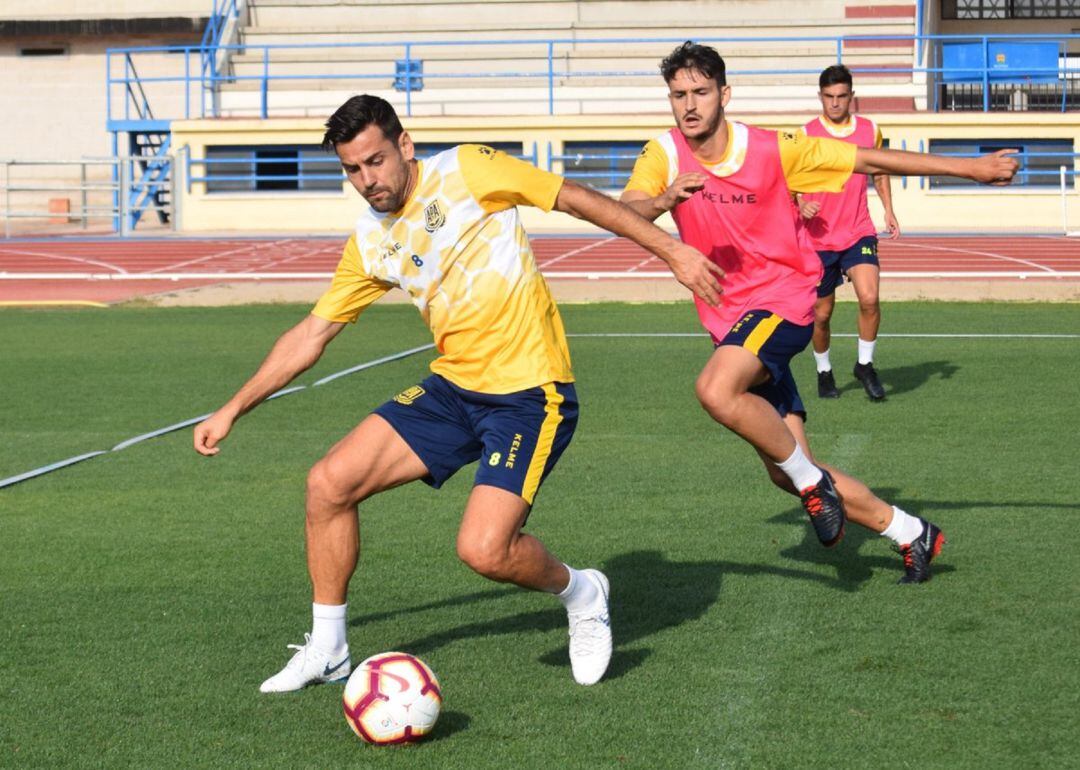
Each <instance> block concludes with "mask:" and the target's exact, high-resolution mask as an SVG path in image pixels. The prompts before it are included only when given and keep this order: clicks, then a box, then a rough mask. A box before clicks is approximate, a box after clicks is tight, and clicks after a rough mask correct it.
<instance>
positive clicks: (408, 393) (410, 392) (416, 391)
mask: <svg viewBox="0 0 1080 770" xmlns="http://www.w3.org/2000/svg"><path fill="white" fill-rule="evenodd" d="M426 392H427V391H426V390H424V389H423V388H422V387H420V386H419V385H413V386H412V387H411V388H406V389H405V390H403V391H401V392H400V393H398V394H397V395H396V396H394V400H395V401H397V402H398V403H399V404H404V405H405V406H409V405H410V404H412V402H413V401H415V400H416V399H418V398H420V396H422V395H424V394H425V393H426Z"/></svg>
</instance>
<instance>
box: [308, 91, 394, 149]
mask: <svg viewBox="0 0 1080 770" xmlns="http://www.w3.org/2000/svg"><path fill="white" fill-rule="evenodd" d="M372 124H374V125H376V126H378V127H379V129H380V130H381V131H382V132H383V136H385V137H386V138H387V139H389V140H390V141H391V142H397V140H398V137H400V136H401V134H402V132H403V131H404V130H405V129H404V128H402V127H401V121H400V120H398V116H397V113H396V112H394V108H393V107H391V106H390V102H388V101H386V100H385V99H380V98H379V97H378V96H372V95H371V94H363V95H361V96H353V97H351V98H350V99H349V100H348V101H347V102H345V103H344V104H343V105H341V106H340V107H338V108H337V112H335V113H334V114H333V115H331V116H330V119H329V120H328V121H326V133H325V134H324V135H323V140H322V147H323V149H324V150H326V151H327V152H333V150H334V146H335V145H338V144H341V143H342V142H351V141H352V140H353V139H355V138H356V135H357V134H359V133H360V132H361V131H363V130H364V129H365V128H367V127H368V126H370V125H372Z"/></svg>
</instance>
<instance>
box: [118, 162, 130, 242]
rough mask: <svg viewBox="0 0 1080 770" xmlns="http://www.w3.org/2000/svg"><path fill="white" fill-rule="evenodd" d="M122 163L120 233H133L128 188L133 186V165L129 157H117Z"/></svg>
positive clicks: (125, 234)
mask: <svg viewBox="0 0 1080 770" xmlns="http://www.w3.org/2000/svg"><path fill="white" fill-rule="evenodd" d="M116 160H117V162H118V163H119V164H120V235H123V236H128V235H131V217H130V216H129V214H130V208H131V207H130V201H129V200H128V188H129V187H130V186H131V166H130V164H129V162H128V157H127V156H123V157H120V158H117V159H116Z"/></svg>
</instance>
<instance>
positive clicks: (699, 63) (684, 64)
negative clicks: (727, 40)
mask: <svg viewBox="0 0 1080 770" xmlns="http://www.w3.org/2000/svg"><path fill="white" fill-rule="evenodd" d="M685 69H692V70H697V71H698V72H700V73H701V74H702V75H704V76H705V77H707V78H708V79H709V80H715V81H716V84H717V85H718V86H726V85H727V77H726V73H727V68H726V67H725V66H724V60H723V58H721V56H720V54H718V53H717V52H716V49H715V48H711V47H709V46H707V45H700V44H698V43H695V42H693V41H691V40H687V41H686V42H685V43H683V44H682V45H680V46H679V47H678V48H676V49H675V50H674V51H672V52H671V53H670V54H668V55H667V57H665V59H664V60H663V61H662V62H660V74H661V75H663V76H664V82H665V83H670V82H671V81H672V79H673V78H674V77H675V73H676V72H678V71H679V70H685Z"/></svg>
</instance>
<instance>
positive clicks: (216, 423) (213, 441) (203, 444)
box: [195, 315, 345, 457]
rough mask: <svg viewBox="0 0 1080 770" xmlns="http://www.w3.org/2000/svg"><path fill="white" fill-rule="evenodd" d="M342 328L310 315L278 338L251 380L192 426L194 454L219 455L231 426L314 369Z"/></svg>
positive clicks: (342, 326)
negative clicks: (219, 406) (219, 445)
mask: <svg viewBox="0 0 1080 770" xmlns="http://www.w3.org/2000/svg"><path fill="white" fill-rule="evenodd" d="M343 328H345V324H342V323H332V322H331V321H325V320H323V319H322V318H319V317H318V316H313V315H309V316H307V318H305V319H304V320H303V321H301V322H300V323H298V324H297V325H296V326H294V327H293V328H291V329H289V330H288V331H287V332H285V333H284V334H282V335H281V336H280V337H278V340H277V342H275V343H274V347H273V348H271V349H270V353H269V354H268V355H267V356H266V358H265V359H264V360H263V362H262V364H260V366H259V368H258V370H257V371H256V372H255V374H253V375H252V376H251V379H249V380H248V381H247V382H246V383H244V385H243V387H241V388H240V390H238V391H237V392H236V395H234V396H233V397H232V398H230V399H229V400H228V401H227V402H226V403H225V405H224V406H222V407H221V408H220V409H218V410H217V411H216V412H214V413H213V414H212V415H210V416H209V417H207V418H206V419H205V420H203V421H202V422H200V423H199V424H198V425H196V426H195V451H196V452H198V453H199V454H201V455H206V456H208V457H209V456H210V455H216V454H217V453H218V452H219V451H220V447H218V444H219V443H220V442H221V440H222V439H224V438H225V437H226V436H227V435H229V431H230V430H232V426H233V424H234V423H235V422H236V421H237V420H238V419H239V418H240V417H241V416H242V415H244V414H246V413H247V412H250V411H251V410H252V409H254V408H255V407H256V406H258V405H259V404H260V403H262V402H263V401H265V400H266V398H267V396H270V395H272V394H274V393H276V392H277V391H278V390H280V389H281V388H283V387H285V386H286V385H288V384H289V383H290V382H292V380H293V379H294V378H295V377H296V376H297V375H298V374H300V373H302V372H305V371H307V370H308V369H310V368H311V367H312V366H314V365H315V362H316V361H318V360H319V357H320V356H322V353H323V351H324V350H325V349H326V346H327V345H328V344H329V343H330V340H332V339H334V337H336V336H337V334H338V332H340V331H341V330H342V329H343Z"/></svg>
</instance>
